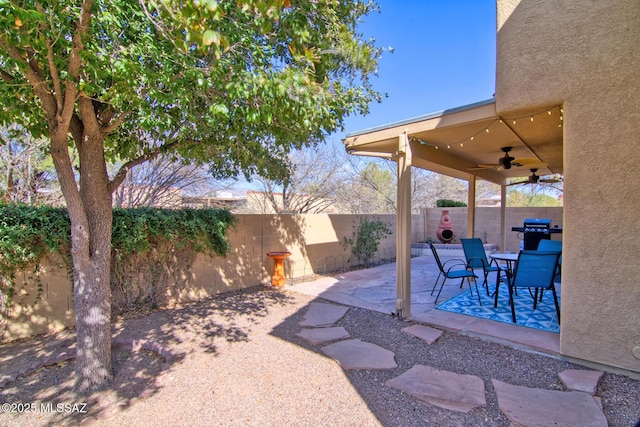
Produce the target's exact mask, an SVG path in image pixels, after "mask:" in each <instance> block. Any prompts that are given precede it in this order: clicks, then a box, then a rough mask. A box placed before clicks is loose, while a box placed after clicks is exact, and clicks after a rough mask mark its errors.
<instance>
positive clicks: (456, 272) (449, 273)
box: [428, 242, 482, 305]
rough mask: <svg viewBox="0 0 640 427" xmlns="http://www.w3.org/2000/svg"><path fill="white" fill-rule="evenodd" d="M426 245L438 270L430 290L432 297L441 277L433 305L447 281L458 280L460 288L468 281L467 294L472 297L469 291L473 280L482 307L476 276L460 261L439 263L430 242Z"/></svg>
mask: <svg viewBox="0 0 640 427" xmlns="http://www.w3.org/2000/svg"><path fill="white" fill-rule="evenodd" d="M428 243H429V247H430V248H431V252H433V257H434V258H435V259H436V264H438V269H439V270H440V272H439V273H438V278H437V279H436V282H435V283H434V284H433V289H431V295H432V296H433V292H434V291H435V290H436V287H437V286H438V280H440V277H441V276H442V277H443V279H442V284H441V285H440V290H439V291H438V295H437V296H436V300H435V301H434V304H437V303H438V298H440V293H441V292H442V288H444V283H445V282H446V281H447V279H460V287H462V285H463V283H464V279H467V280H468V281H469V292H470V293H471V295H472V296H473V290H472V289H471V279H473V283H474V284H475V286H476V293H477V294H478V302H479V303H480V305H482V300H481V299H480V292H479V291H478V283H477V282H476V279H477V278H478V276H476V275H475V273H474V272H473V270H469V269H467V263H466V262H465V261H463V260H461V259H450V260H448V261H446V262H445V263H444V264H443V263H442V261H440V257H439V256H438V252H437V251H436V248H435V247H434V246H433V244H432V243H431V242H428ZM460 267H462V268H460Z"/></svg>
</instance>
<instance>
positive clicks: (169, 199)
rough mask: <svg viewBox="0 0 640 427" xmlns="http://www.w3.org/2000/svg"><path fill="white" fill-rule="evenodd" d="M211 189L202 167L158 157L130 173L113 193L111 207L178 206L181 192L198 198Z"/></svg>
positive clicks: (209, 181)
mask: <svg viewBox="0 0 640 427" xmlns="http://www.w3.org/2000/svg"><path fill="white" fill-rule="evenodd" d="M210 190H212V185H211V179H210V177H209V175H208V174H207V171H206V170H205V169H204V168H203V167H202V166H199V165H189V164H184V163H181V162H175V161H170V160H169V159H167V158H165V157H157V158H155V159H152V160H150V161H148V162H146V163H143V164H141V165H138V166H136V167H134V168H131V170H129V172H128V173H127V177H126V179H125V180H124V181H123V183H122V184H121V185H120V186H119V187H118V188H117V189H116V191H115V192H114V193H113V205H114V206H117V207H129V208H134V207H140V206H155V207H179V206H182V195H183V192H190V193H191V194H198V195H200V194H206V193H208V192H209V191H210Z"/></svg>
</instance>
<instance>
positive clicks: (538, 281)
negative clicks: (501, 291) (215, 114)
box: [507, 250, 560, 323]
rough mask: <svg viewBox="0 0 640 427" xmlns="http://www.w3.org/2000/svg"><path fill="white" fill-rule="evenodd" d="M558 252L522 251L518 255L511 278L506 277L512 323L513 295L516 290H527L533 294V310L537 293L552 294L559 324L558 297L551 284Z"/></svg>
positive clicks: (514, 318) (514, 311)
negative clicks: (549, 292) (545, 291)
mask: <svg viewBox="0 0 640 427" xmlns="http://www.w3.org/2000/svg"><path fill="white" fill-rule="evenodd" d="M559 257H560V253H559V252H554V251H549V252H547V251H532V250H523V251H520V254H519V255H518V261H517V262H516V267H515V270H514V272H513V276H512V277H507V279H508V281H509V304H510V305H511V316H512V320H513V323H516V308H515V304H514V303H513V293H514V290H515V289H517V288H528V289H529V292H530V293H531V289H534V290H535V292H534V293H532V296H533V309H534V310H535V309H536V308H537V304H538V291H542V290H545V289H549V290H551V292H552V293H553V301H554V303H555V305H556V314H557V315H558V322H560V306H559V305H558V295H557V294H556V287H555V285H554V283H553V277H554V276H555V273H556V267H557V265H558V258H559Z"/></svg>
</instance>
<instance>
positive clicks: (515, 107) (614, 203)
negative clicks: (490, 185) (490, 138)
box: [496, 0, 640, 371]
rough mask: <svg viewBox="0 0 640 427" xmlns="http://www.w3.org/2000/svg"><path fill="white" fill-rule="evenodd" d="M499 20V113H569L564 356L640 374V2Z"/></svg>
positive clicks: (529, 1)
mask: <svg viewBox="0 0 640 427" xmlns="http://www.w3.org/2000/svg"><path fill="white" fill-rule="evenodd" d="M497 12H498V14H497V25H498V28H497V30H498V39H497V41H498V44H497V80H496V106H497V109H498V113H499V114H505V115H508V114H509V113H513V112H521V111H526V110H532V109H533V110H534V109H536V108H539V107H541V106H542V107H544V106H548V105H554V104H559V103H561V104H563V108H564V219H563V224H564V233H563V239H564V247H563V277H562V324H561V334H560V350H561V352H562V353H563V354H565V355H568V356H573V357H577V358H580V359H585V360H590V361H594V362H600V363H605V364H608V365H612V366H619V367H623V368H626V369H631V370H635V371H640V360H639V359H638V358H636V357H634V355H633V354H632V351H633V349H634V348H636V347H638V346H640V285H639V284H638V277H639V276H640V275H639V274H638V273H640V263H639V262H638V259H640V238H639V237H640V191H638V183H639V182H640V167H638V165H639V164H640V151H639V148H640V65H639V64H640V2H638V0H618V1H615V0H591V1H575V0H520V1H518V0H498V1H497ZM636 351H637V352H638V354H639V355H640V348H637V350H636Z"/></svg>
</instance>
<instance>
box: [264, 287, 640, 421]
mask: <svg viewBox="0 0 640 427" xmlns="http://www.w3.org/2000/svg"><path fill="white" fill-rule="evenodd" d="M314 302H320V303H328V304H335V305H340V304H337V303H334V302H330V301H326V300H323V299H321V298H318V299H316V300H315V301H314ZM307 310H308V306H305V307H302V308H301V309H300V310H299V311H298V312H296V313H295V314H294V315H292V316H290V317H289V318H287V319H286V320H285V321H284V322H282V323H281V324H280V325H278V326H277V327H276V328H274V330H273V331H272V335H274V336H276V337H278V338H280V339H283V340H285V341H288V342H291V343H293V344H296V345H298V346H300V347H302V348H305V349H307V350H310V351H314V352H316V353H318V354H324V353H323V352H322V347H324V346H325V345H329V344H332V343H334V342H337V341H331V342H326V343H323V344H318V345H312V344H310V343H309V342H307V341H305V340H303V339H302V338H300V337H299V336H297V335H296V333H297V332H299V331H300V330H301V329H302V327H300V325H299V322H300V321H301V320H302V319H303V318H304V316H305V314H306V312H307ZM412 324H414V322H410V321H403V320H401V319H398V318H396V317H392V316H390V315H386V314H383V313H379V312H374V311H370V310H366V309H362V308H357V307H349V310H348V311H347V313H346V315H345V316H344V317H343V318H342V319H340V320H339V321H338V322H336V323H335V325H334V326H342V327H344V328H345V329H346V330H347V332H349V334H350V335H351V337H350V338H347V339H360V340H362V341H364V342H368V343H372V344H376V345H378V346H380V347H383V348H385V349H387V350H390V351H392V352H394V353H395V362H396V363H397V364H398V367H397V368H395V369H390V370H366V369H360V370H344V375H345V377H346V378H347V380H348V381H349V383H350V385H351V386H352V387H353V389H354V390H356V391H357V393H358V394H359V395H360V397H361V398H362V399H363V400H364V401H365V402H366V403H367V405H368V407H369V409H370V410H371V412H372V413H373V414H374V415H375V416H376V417H377V418H378V420H379V421H380V423H381V424H382V425H384V426H386V427H388V426H399V427H400V426H402V427H404V426H422V425H443V426H453V425H455V426H458V425H459V426H463V425H464V426H471V425H473V426H492V427H494V426H509V425H510V423H509V420H508V419H507V417H506V416H505V415H504V414H503V413H502V412H501V411H500V408H499V407H498V401H497V397H496V392H495V389H494V388H493V385H492V379H497V380H499V381H502V382H506V383H509V384H514V385H522V386H526V387H532V388H541V389H546V390H564V385H563V384H562V382H561V381H560V379H559V376H558V374H559V373H560V372H562V371H564V370H567V369H589V368H586V367H584V366H580V365H576V364H573V363H570V362H568V361H563V360H559V359H556V358H552V357H549V356H545V355H542V354H536V353H531V352H526V351H522V350H518V349H515V348H512V347H508V346H505V345H502V344H498V343H495V342H491V341H487V340H484V339H480V338H476V337H471V336H466V335H462V334H458V333H454V332H448V331H445V332H444V333H443V335H442V336H441V337H440V338H439V339H438V340H437V341H436V342H434V343H432V344H427V343H426V342H423V341H421V340H420V339H418V338H416V337H414V336H412V335H409V334H407V333H405V332H403V331H402V329H403V328H405V327H408V326H411V325H412ZM336 363H337V362H336ZM415 365H425V366H430V367H433V368H436V369H438V370H444V371H449V372H456V373H459V374H466V375H473V376H477V377H480V378H481V379H482V380H483V382H484V384H485V396H486V401H487V406H486V407H484V408H475V409H472V410H471V411H469V412H468V413H463V412H457V411H453V410H447V409H443V408H440V407H437V406H433V405H429V404H427V403H426V402H422V401H420V400H419V399H417V398H414V397H412V396H410V395H408V394H406V393H404V392H402V391H400V390H397V389H395V388H392V387H390V386H387V385H386V382H387V381H388V380H390V379H393V378H395V377H397V376H399V375H401V374H403V373H405V372H406V371H408V370H409V369H411V368H412V367H414V366H415ZM326 392H327V393H330V392H331V391H330V390H327V391H326ZM596 396H598V397H600V398H601V399H602V404H603V409H604V414H605V416H606V418H607V420H608V423H609V426H619V427H623V426H633V425H634V424H635V422H636V421H637V420H638V418H639V417H640V412H639V411H640V410H639V409H638V408H639V406H638V401H637V396H640V381H639V380H635V379H632V378H629V377H627V376H624V375H617V374H613V373H608V372H605V374H604V376H603V377H602V379H601V381H600V383H599V387H598V390H597V392H596Z"/></svg>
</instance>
